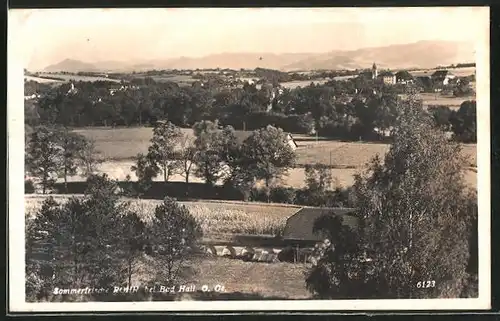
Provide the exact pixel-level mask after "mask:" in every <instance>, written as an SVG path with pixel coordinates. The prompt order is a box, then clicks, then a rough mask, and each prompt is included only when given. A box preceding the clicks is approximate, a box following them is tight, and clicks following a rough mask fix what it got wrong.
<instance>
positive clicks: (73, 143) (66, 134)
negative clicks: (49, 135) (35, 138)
mask: <svg viewBox="0 0 500 321" xmlns="http://www.w3.org/2000/svg"><path fill="white" fill-rule="evenodd" d="M58 135H59V138H60V144H61V148H62V152H63V159H62V161H63V164H62V165H63V166H62V172H61V175H62V176H63V179H64V189H65V190H66V192H68V175H75V174H76V172H77V169H78V159H79V153H80V151H81V150H83V149H84V148H85V144H86V142H87V141H86V139H85V137H84V136H82V135H80V134H78V133H74V132H71V131H69V130H68V129H62V130H60V131H58Z"/></svg>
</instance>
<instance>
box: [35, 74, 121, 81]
mask: <svg viewBox="0 0 500 321" xmlns="http://www.w3.org/2000/svg"><path fill="white" fill-rule="evenodd" d="M39 75H40V76H42V77H54V78H62V79H64V80H65V81H71V80H73V81H110V82H116V83H119V82H120V80H118V79H112V78H106V77H90V76H78V75H67V74H56V73H40V74H39ZM39 79H40V78H39Z"/></svg>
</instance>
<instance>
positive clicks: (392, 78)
mask: <svg viewBox="0 0 500 321" xmlns="http://www.w3.org/2000/svg"><path fill="white" fill-rule="evenodd" d="M378 77H379V79H381V80H382V82H383V83H384V84H387V85H395V84H396V75H395V74H393V73H392V72H390V71H385V72H382V73H380V75H379V76H378Z"/></svg>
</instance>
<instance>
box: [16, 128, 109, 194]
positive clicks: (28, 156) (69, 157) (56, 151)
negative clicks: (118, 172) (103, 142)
mask: <svg viewBox="0 0 500 321" xmlns="http://www.w3.org/2000/svg"><path fill="white" fill-rule="evenodd" d="M25 140H26V153H25V162H26V164H25V165H26V169H27V171H28V173H29V174H30V175H32V176H33V177H36V178H38V179H39V180H40V185H41V186H42V192H43V194H45V193H46V192H47V191H48V190H49V189H50V188H51V187H52V186H53V185H54V183H55V182H56V180H57V178H63V179H64V185H65V188H66V189H67V179H68V177H69V176H72V175H75V174H76V173H77V172H80V173H81V174H82V175H83V176H86V177H88V176H90V175H92V174H94V173H95V172H96V170H97V166H98V165H99V163H100V162H101V160H100V159H99V158H98V157H97V152H96V150H95V144H94V142H93V141H91V140H88V139H86V138H85V137H84V136H82V135H80V134H77V133H74V132H72V131H69V130H68V129H66V128H62V127H57V126H56V127H47V126H38V127H36V128H34V129H33V130H32V132H31V133H30V134H28V135H27V137H26V138H25ZM31 184H32V183H31Z"/></svg>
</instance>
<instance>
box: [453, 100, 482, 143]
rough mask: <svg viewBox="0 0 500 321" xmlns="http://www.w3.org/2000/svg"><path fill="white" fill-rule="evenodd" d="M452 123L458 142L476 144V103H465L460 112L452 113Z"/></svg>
mask: <svg viewBox="0 0 500 321" xmlns="http://www.w3.org/2000/svg"><path fill="white" fill-rule="evenodd" d="M450 122H451V129H452V131H453V135H454V137H455V139H456V140H457V141H461V142H463V143H475V142H476V141H477V124H476V101H475V100H473V101H464V102H463V103H462V104H461V105H460V108H459V109H458V111H455V112H452V113H451V116H450Z"/></svg>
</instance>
